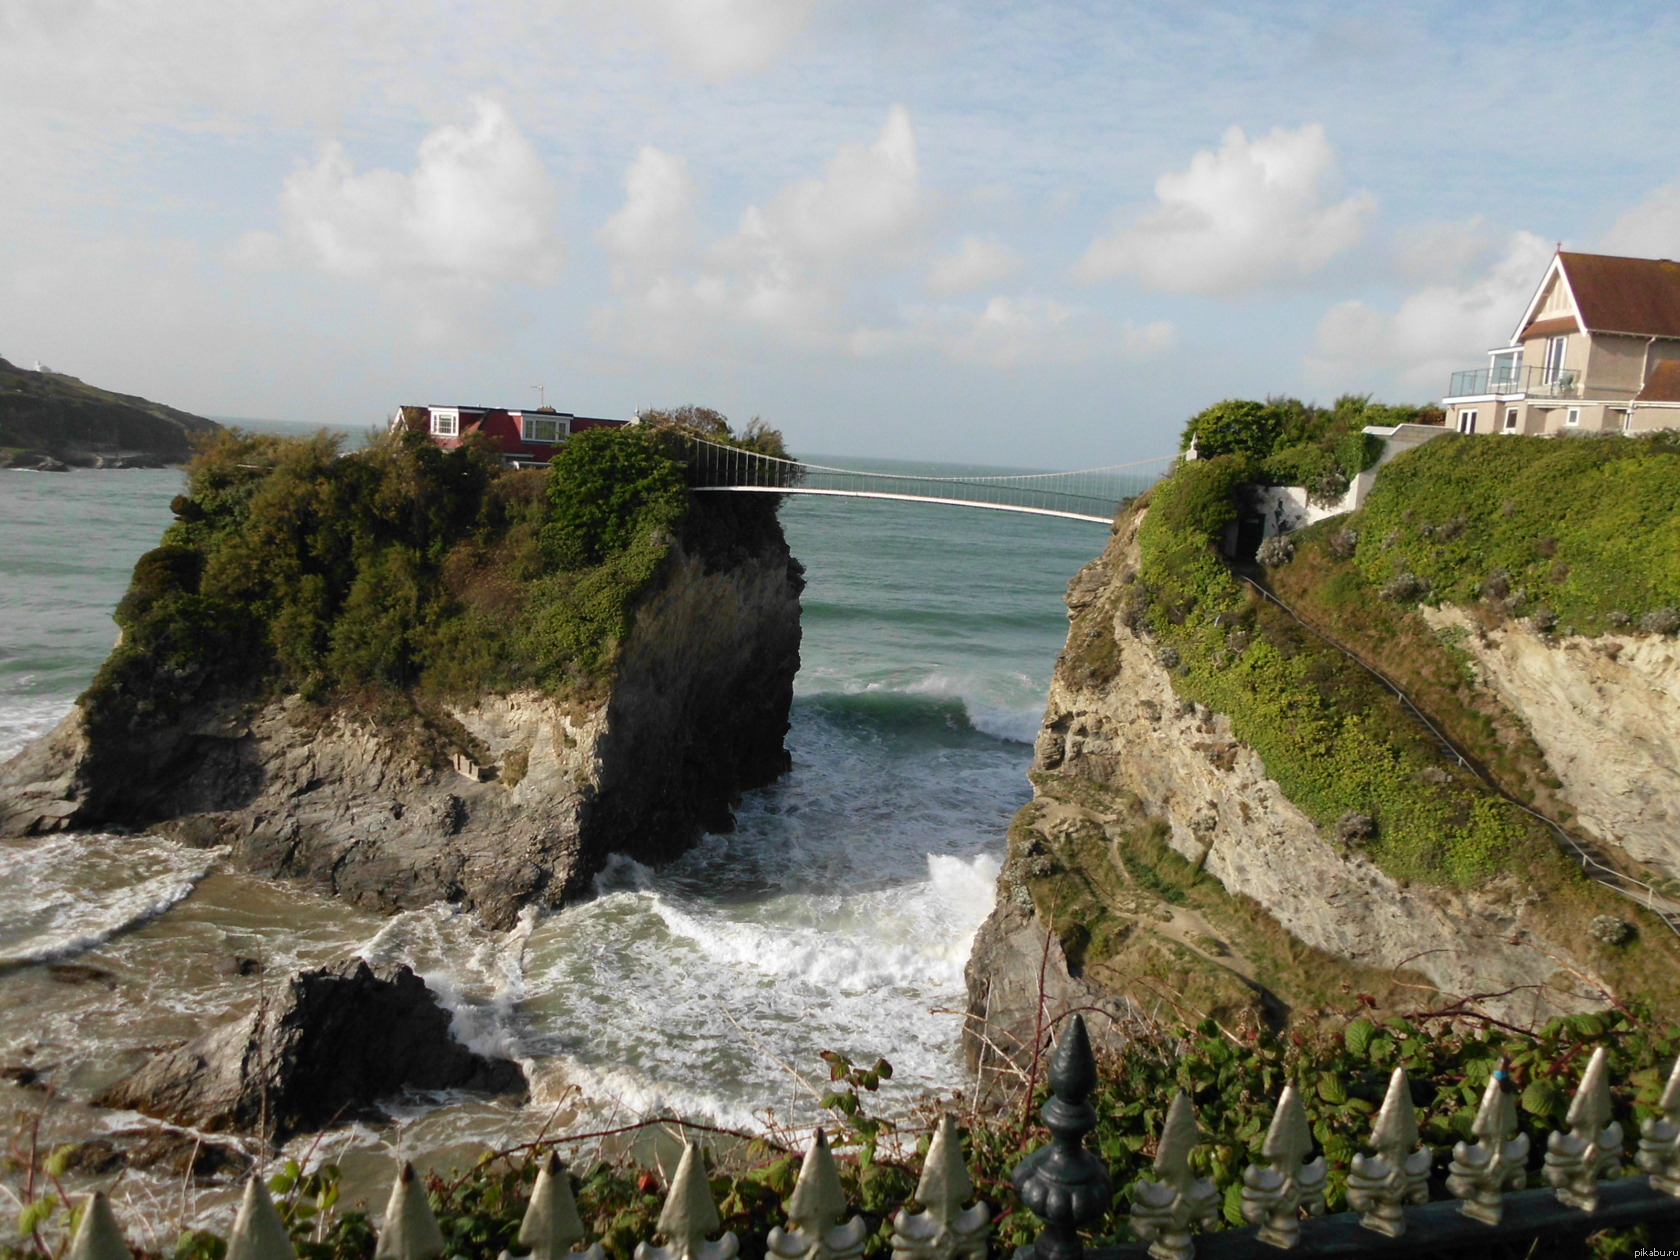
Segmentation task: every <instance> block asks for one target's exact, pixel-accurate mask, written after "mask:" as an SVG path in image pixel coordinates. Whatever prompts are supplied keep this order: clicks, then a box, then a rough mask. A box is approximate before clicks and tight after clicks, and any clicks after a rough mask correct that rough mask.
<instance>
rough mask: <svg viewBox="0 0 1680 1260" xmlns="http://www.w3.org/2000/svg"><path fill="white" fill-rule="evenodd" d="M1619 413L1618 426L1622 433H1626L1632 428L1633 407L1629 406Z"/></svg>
mask: <svg viewBox="0 0 1680 1260" xmlns="http://www.w3.org/2000/svg"><path fill="white" fill-rule="evenodd" d="M1620 415H1621V417H1622V422H1621V425H1620V428H1621V430H1622V432H1623V433H1626V432H1627V431H1628V430H1630V429H1632V428H1633V408H1632V407H1629V408H1628V409H1627V410H1626V411H1623V412H1621V413H1620Z"/></svg>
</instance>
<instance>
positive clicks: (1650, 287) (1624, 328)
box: [1546, 251, 1680, 337]
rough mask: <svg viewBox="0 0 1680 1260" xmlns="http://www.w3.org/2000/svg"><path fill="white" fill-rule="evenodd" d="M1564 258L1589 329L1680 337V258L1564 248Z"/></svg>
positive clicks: (1560, 257) (1560, 256) (1578, 307)
mask: <svg viewBox="0 0 1680 1260" xmlns="http://www.w3.org/2000/svg"><path fill="white" fill-rule="evenodd" d="M1558 263H1559V265H1560V266H1561V268H1562V270H1563V273H1564V276H1565V278H1566V280H1567V281H1568V284H1569V291H1570V293H1571V294H1573V296H1574V298H1575V309H1576V310H1577V311H1579V312H1580V315H1581V322H1582V324H1583V325H1584V326H1585V327H1586V329H1587V330H1588V331H1589V332H1619V333H1633V334H1635V335H1637V336H1641V337H1680V263H1677V262H1670V261H1669V260H1668V259H1666V258H1620V257H1617V256H1615V255H1612V254H1568V253H1563V252H1561V251H1560V252H1559V253H1558ZM1546 322H1548V323H1549V322H1551V321H1549V320H1548V321H1546Z"/></svg>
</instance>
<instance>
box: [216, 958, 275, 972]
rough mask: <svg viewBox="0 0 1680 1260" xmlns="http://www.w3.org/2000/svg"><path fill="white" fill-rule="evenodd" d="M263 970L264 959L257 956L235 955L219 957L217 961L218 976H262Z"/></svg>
mask: <svg viewBox="0 0 1680 1260" xmlns="http://www.w3.org/2000/svg"><path fill="white" fill-rule="evenodd" d="M263 971H264V967H263V965H262V960H261V959H257V958H240V957H238V956H233V957H229V958H222V959H218V960H217V962H216V974H217V975H218V976H260V975H262V973H263Z"/></svg>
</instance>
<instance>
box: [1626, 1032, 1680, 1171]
mask: <svg viewBox="0 0 1680 1260" xmlns="http://www.w3.org/2000/svg"><path fill="white" fill-rule="evenodd" d="M1657 1111H1658V1113H1659V1114H1657V1115H1654V1116H1652V1117H1651V1118H1650V1119H1649V1120H1646V1121H1645V1122H1644V1123H1643V1124H1641V1125H1640V1126H1639V1154H1638V1155H1636V1156H1634V1161H1635V1162H1636V1163H1637V1164H1638V1165H1639V1167H1640V1168H1641V1169H1643V1170H1644V1171H1645V1172H1648V1173H1650V1174H1651V1188H1652V1189H1653V1190H1660V1191H1662V1192H1663V1193H1664V1194H1671V1195H1674V1196H1675V1197H1676V1198H1680V1059H1675V1060H1674V1069H1673V1071H1671V1072H1670V1073H1669V1074H1668V1084H1667V1085H1665V1086H1663V1092H1662V1097H1661V1098H1659V1099H1658V1100H1657Z"/></svg>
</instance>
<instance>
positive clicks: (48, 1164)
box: [41, 1146, 76, 1177]
mask: <svg viewBox="0 0 1680 1260" xmlns="http://www.w3.org/2000/svg"><path fill="white" fill-rule="evenodd" d="M75 1152H76V1148H75V1147H74V1146H61V1147H59V1148H58V1149H57V1150H55V1151H54V1152H53V1153H52V1154H51V1155H49V1156H47V1158H46V1160H45V1161H44V1162H43V1163H42V1164H41V1171H43V1172H44V1173H46V1174H47V1176H49V1177H62V1176H64V1170H65V1169H67V1168H68V1167H70V1156H71V1155H73V1154H75Z"/></svg>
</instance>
